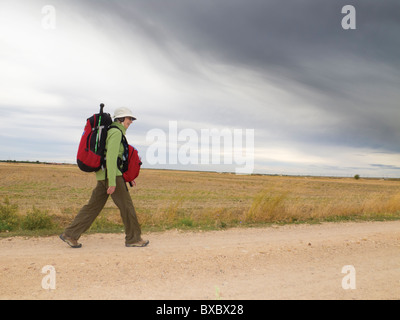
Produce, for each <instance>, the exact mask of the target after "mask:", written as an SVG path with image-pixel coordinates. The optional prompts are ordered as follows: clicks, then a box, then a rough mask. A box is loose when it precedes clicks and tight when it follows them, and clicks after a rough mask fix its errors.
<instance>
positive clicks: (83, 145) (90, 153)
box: [77, 103, 142, 186]
mask: <svg viewBox="0 0 400 320" xmlns="http://www.w3.org/2000/svg"><path fill="white" fill-rule="evenodd" d="M103 108H104V104H103V103H102V104H100V113H96V114H94V115H93V116H91V117H90V118H88V119H87V121H86V125H85V129H84V131H83V134H82V137H81V141H80V143H79V148H78V154H77V163H78V167H79V168H80V169H81V170H82V171H85V172H94V171H98V170H100V169H101V168H102V167H103V168H105V167H106V161H105V149H106V139H107V132H108V130H109V129H110V128H116V129H118V130H120V129H119V128H118V127H116V126H112V125H111V124H112V119H111V116H110V114H109V113H104V112H103ZM120 131H121V130H120ZM121 133H122V132H121ZM121 143H122V144H123V146H124V153H123V159H122V161H121V159H120V158H118V163H117V165H118V168H119V170H120V171H121V172H122V174H123V177H124V180H125V182H129V184H130V185H131V186H133V184H135V181H134V180H135V179H136V178H137V177H138V175H139V172H140V166H141V165H142V161H141V159H140V157H139V153H138V151H137V149H136V148H134V147H132V146H131V145H129V144H128V141H127V140H126V137H125V136H124V134H122V139H121Z"/></svg>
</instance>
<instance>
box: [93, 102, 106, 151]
mask: <svg viewBox="0 0 400 320" xmlns="http://www.w3.org/2000/svg"><path fill="white" fill-rule="evenodd" d="M103 108H104V103H100V117H99V124H98V126H97V135H96V144H95V147H94V152H95V153H97V146H98V144H99V135H100V134H99V133H100V130H99V128H100V126H101V116H102V115H103Z"/></svg>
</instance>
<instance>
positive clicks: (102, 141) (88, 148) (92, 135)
mask: <svg viewBox="0 0 400 320" xmlns="http://www.w3.org/2000/svg"><path fill="white" fill-rule="evenodd" d="M103 108H104V104H103V103H102V104H100V112H99V113H96V114H94V115H93V116H91V117H90V118H88V119H87V120H86V125H85V129H84V131H83V134H82V137H81V141H80V143H79V148H78V154H77V156H76V160H77V163H78V167H79V168H80V169H81V170H82V171H85V172H94V171H98V170H100V169H101V167H102V166H103V165H104V151H105V147H106V139H107V130H108V127H109V125H110V124H111V123H112V119H111V116H110V114H109V113H104V112H103Z"/></svg>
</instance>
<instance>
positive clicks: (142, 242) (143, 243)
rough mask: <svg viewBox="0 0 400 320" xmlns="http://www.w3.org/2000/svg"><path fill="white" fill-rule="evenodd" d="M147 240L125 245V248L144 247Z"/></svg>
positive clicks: (147, 242)
mask: <svg viewBox="0 0 400 320" xmlns="http://www.w3.org/2000/svg"><path fill="white" fill-rule="evenodd" d="M149 242H150V241H149V240H139V241H138V242H134V243H126V244H125V247H145V246H147V245H148V244H149Z"/></svg>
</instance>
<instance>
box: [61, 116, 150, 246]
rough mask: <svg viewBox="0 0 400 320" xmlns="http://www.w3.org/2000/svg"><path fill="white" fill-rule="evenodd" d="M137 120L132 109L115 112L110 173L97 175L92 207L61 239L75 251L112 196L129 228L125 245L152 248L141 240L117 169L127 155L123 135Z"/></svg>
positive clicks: (85, 209) (109, 142)
mask: <svg viewBox="0 0 400 320" xmlns="http://www.w3.org/2000/svg"><path fill="white" fill-rule="evenodd" d="M134 120H136V118H135V117H134V116H133V115H132V112H131V110H129V109H128V108H118V109H116V110H115V112H114V123H113V127H114V126H115V127H118V128H110V129H109V130H108V133H107V140H106V169H105V170H102V169H101V170H99V171H97V172H96V179H97V185H96V187H95V188H94V190H93V192H92V196H91V198H90V200H89V202H88V204H86V205H85V206H83V207H82V209H81V210H80V211H79V213H78V214H77V216H76V217H75V219H74V221H73V222H72V223H71V224H70V225H69V226H68V227H67V228H66V229H65V230H64V233H63V234H61V235H60V238H61V240H63V241H65V242H66V243H67V244H68V245H70V246H71V247H72V248H80V247H82V244H80V243H78V240H79V238H80V236H81V235H82V233H84V232H85V231H86V230H88V229H89V228H90V226H91V225H92V223H93V222H94V220H95V219H96V217H97V216H98V215H99V213H100V211H101V210H102V209H103V208H104V206H105V204H106V202H107V199H108V197H109V196H110V195H111V198H112V199H113V201H114V203H115V204H116V205H117V207H118V209H119V211H120V214H121V218H122V221H123V223H124V226H125V235H126V236H125V245H126V246H127V247H145V246H147V245H148V244H149V241H148V240H143V239H142V238H141V228H140V225H139V222H138V219H137V216H136V211H135V207H134V206H133V203H132V199H131V196H130V194H129V191H128V188H127V186H126V183H125V180H124V178H123V177H122V173H121V171H120V170H119V168H118V165H117V162H118V158H120V159H122V155H123V152H124V147H123V144H122V143H121V140H122V134H123V135H125V133H126V130H127V129H128V128H129V126H130V125H131V124H132V122H133V121H134Z"/></svg>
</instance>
